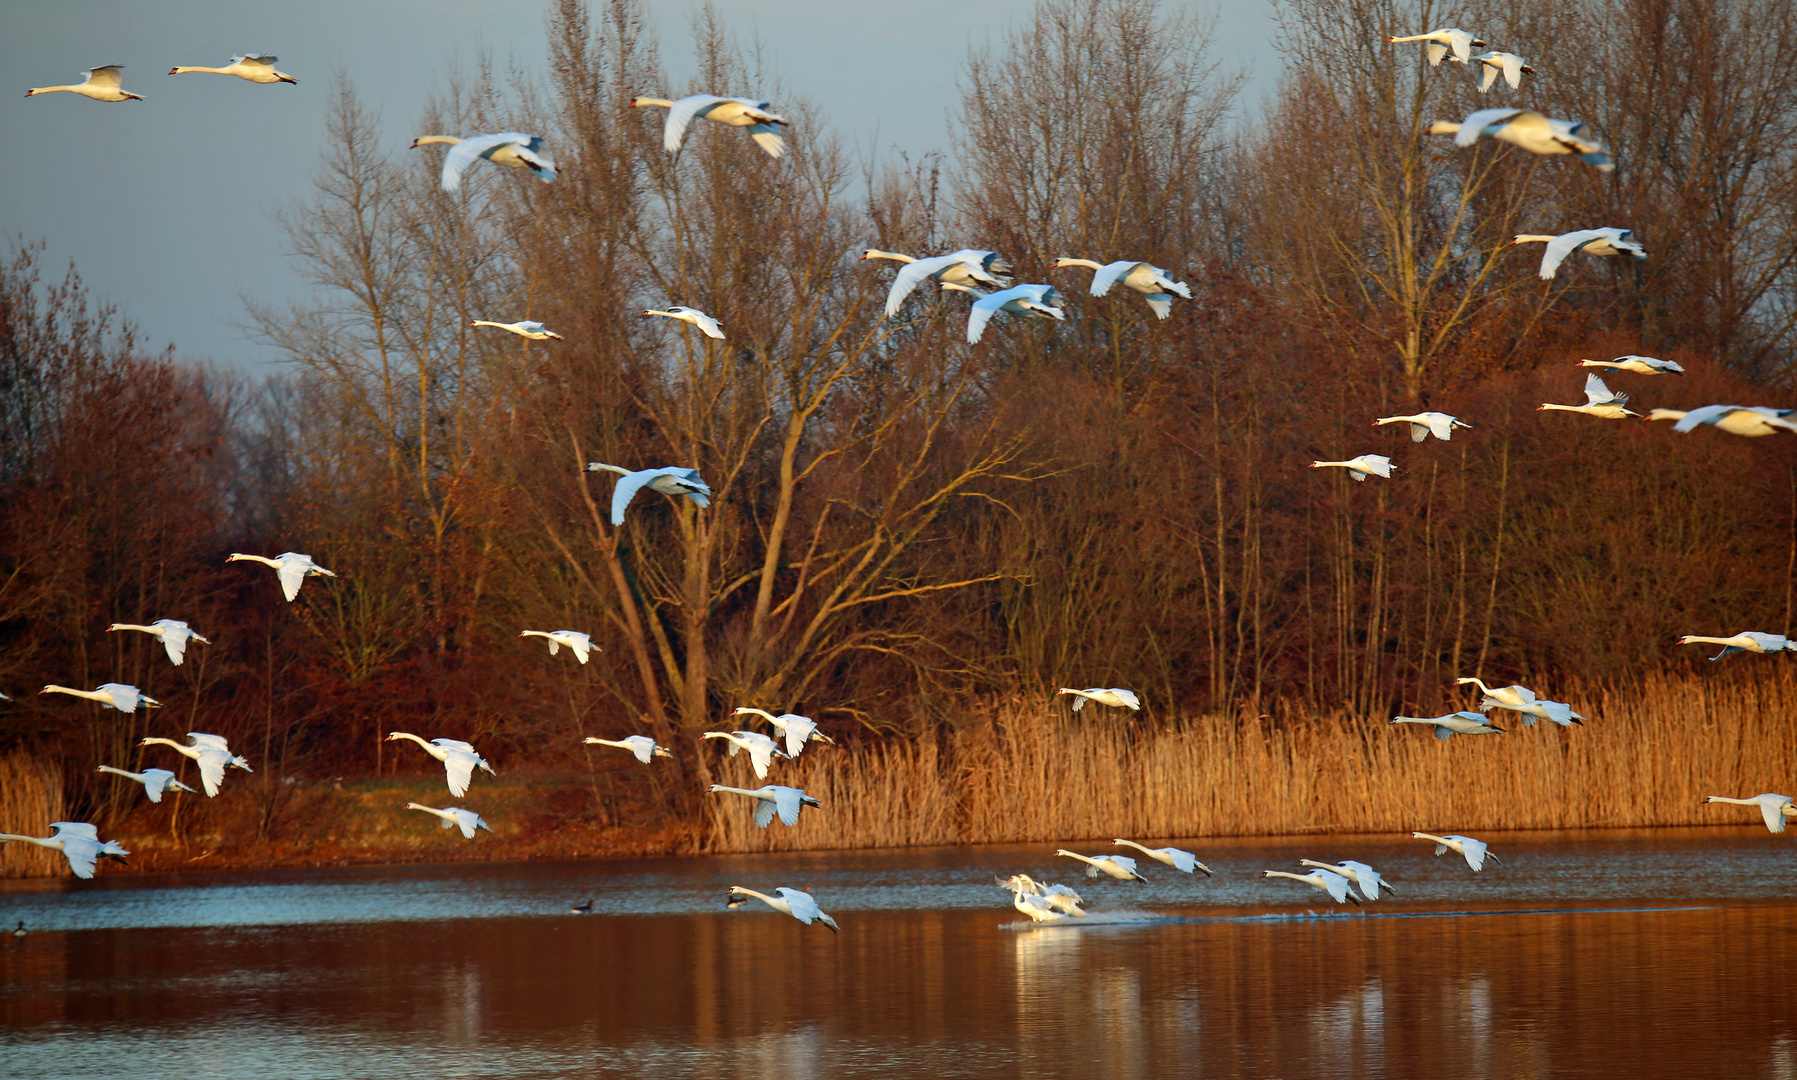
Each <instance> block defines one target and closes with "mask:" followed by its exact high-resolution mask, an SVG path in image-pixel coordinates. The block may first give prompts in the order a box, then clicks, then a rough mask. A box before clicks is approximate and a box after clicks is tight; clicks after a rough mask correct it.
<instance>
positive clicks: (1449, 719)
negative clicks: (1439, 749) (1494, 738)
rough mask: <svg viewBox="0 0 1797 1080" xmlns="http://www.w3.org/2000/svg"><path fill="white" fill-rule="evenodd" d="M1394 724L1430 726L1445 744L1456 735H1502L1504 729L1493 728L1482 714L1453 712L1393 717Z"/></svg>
mask: <svg viewBox="0 0 1797 1080" xmlns="http://www.w3.org/2000/svg"><path fill="white" fill-rule="evenodd" d="M1391 722H1392V723H1394V724H1431V725H1433V726H1434V728H1435V737H1436V738H1437V739H1440V740H1441V741H1442V742H1447V741H1448V740H1449V739H1451V738H1453V737H1454V736H1456V735H1502V734H1503V733H1504V729H1503V728H1501V727H1493V726H1492V724H1491V721H1490V720H1487V719H1486V718H1485V715H1484V714H1483V713H1476V712H1454V713H1449V714H1447V715H1446V716H1394V717H1392V718H1391Z"/></svg>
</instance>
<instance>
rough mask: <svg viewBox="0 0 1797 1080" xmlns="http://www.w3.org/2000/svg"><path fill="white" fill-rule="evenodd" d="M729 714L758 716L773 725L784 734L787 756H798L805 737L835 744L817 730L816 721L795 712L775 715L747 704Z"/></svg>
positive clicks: (834, 741) (803, 745)
mask: <svg viewBox="0 0 1797 1080" xmlns="http://www.w3.org/2000/svg"><path fill="white" fill-rule="evenodd" d="M730 715H732V716H759V717H762V718H763V719H765V720H766V721H767V722H768V723H770V724H772V725H774V728H775V730H777V731H779V732H780V733H781V734H783V735H785V736H786V756H787V757H789V758H796V757H798V756H799V751H801V750H803V749H805V740H806V739H816V740H818V741H819V742H827V743H829V744H830V745H831V746H835V745H836V740H835V739H832V738H830V736H828V735H825V734H824V733H823V732H821V731H819V730H817V721H815V720H813V719H811V717H809V716H800V715H798V714H797V713H781V714H780V715H779V716H775V715H774V714H773V713H771V712H768V711H766V710H765V709H756V708H751V707H749V706H747V705H744V706H741V707H740V708H738V709H737V710H736V711H735V712H733V713H731V714H730Z"/></svg>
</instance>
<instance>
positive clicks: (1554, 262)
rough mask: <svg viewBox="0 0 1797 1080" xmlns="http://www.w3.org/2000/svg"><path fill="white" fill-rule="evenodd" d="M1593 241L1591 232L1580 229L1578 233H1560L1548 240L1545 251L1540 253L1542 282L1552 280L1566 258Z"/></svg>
mask: <svg viewBox="0 0 1797 1080" xmlns="http://www.w3.org/2000/svg"><path fill="white" fill-rule="evenodd" d="M1593 239H1594V237H1593V236H1592V233H1591V230H1589V229H1581V230H1579V231H1578V232H1569V233H1561V234H1560V235H1559V236H1556V237H1554V238H1553V239H1552V240H1549V241H1548V242H1547V250H1545V251H1543V252H1542V253H1541V277H1542V280H1544V281H1547V280H1552V278H1553V276H1554V275H1555V274H1556V273H1558V272H1559V270H1560V264H1561V263H1563V262H1565V261H1566V256H1568V255H1571V254H1572V253H1573V252H1575V251H1577V250H1578V249H1579V248H1581V247H1583V246H1584V245H1586V244H1588V243H1590V242H1591V241H1592V240H1593Z"/></svg>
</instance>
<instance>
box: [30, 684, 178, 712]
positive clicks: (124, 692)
mask: <svg viewBox="0 0 1797 1080" xmlns="http://www.w3.org/2000/svg"><path fill="white" fill-rule="evenodd" d="M38 693H40V694H71V695H73V696H75V697H78V698H86V699H87V700H89V701H98V702H100V703H101V704H102V705H111V706H112V707H113V708H115V709H117V710H118V711H120V712H136V711H137V710H138V709H140V708H144V709H159V708H161V707H162V702H160V701H157V700H156V699H155V698H153V697H151V696H150V695H148V694H146V693H144V692H143V691H141V690H139V689H138V688H137V687H135V686H126V685H125V684H124V683H115V682H109V683H101V684H100V685H99V687H98V688H97V689H94V690H76V689H74V688H72V687H68V686H57V685H56V684H54V683H52V684H50V685H49V686H46V687H44V688H43V689H42V690H39V691H38Z"/></svg>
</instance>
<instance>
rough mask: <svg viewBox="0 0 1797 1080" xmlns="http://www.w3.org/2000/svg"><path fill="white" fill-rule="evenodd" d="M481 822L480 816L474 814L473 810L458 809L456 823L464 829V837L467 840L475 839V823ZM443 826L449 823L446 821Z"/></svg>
mask: <svg viewBox="0 0 1797 1080" xmlns="http://www.w3.org/2000/svg"><path fill="white" fill-rule="evenodd" d="M479 820H480V815H479V814H476V813H474V812H473V811H472V810H463V809H462V808H461V807H459V806H458V807H456V813H455V823H456V824H457V825H460V826H461V827H462V835H463V836H464V837H466V838H467V839H469V840H472V839H474V823H475V822H477V821H479ZM443 824H445V825H447V824H449V822H447V821H445V822H444V823H443Z"/></svg>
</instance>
